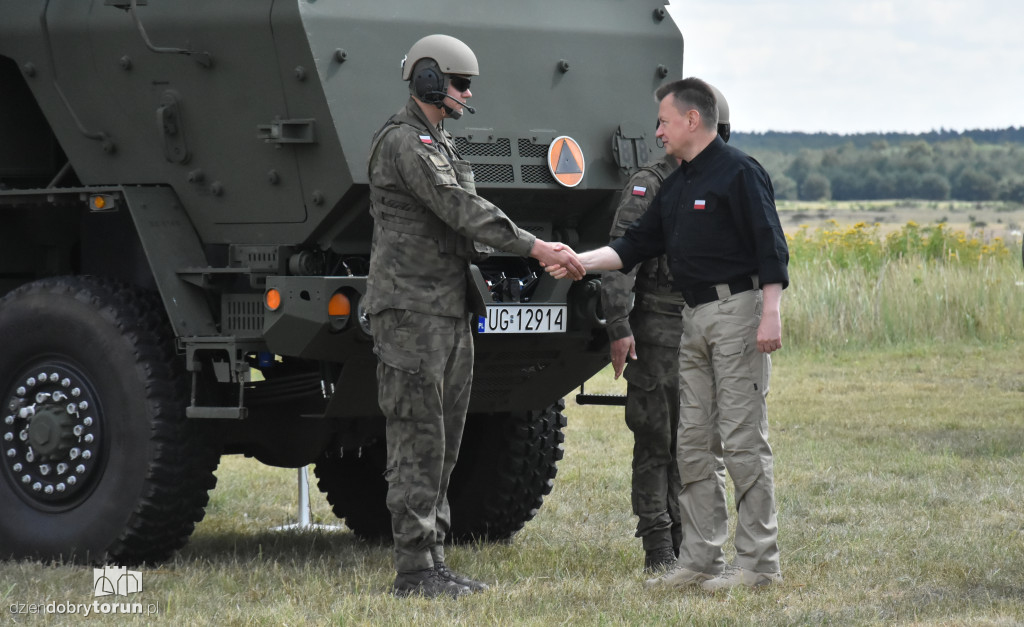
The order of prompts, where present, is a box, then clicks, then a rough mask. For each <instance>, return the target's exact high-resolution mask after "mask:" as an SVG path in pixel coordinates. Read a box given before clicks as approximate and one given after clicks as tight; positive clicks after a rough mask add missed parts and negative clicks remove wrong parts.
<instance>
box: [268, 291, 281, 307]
mask: <svg viewBox="0 0 1024 627" xmlns="http://www.w3.org/2000/svg"><path fill="white" fill-rule="evenodd" d="M264 301H265V302H266V305H267V309H269V310H270V311H277V309H278V308H279V307H280V306H281V292H279V291H277V290H275V289H273V288H271V289H269V290H267V293H266V296H265V298H264Z"/></svg>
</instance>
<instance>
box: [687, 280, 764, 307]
mask: <svg viewBox="0 0 1024 627" xmlns="http://www.w3.org/2000/svg"><path fill="white" fill-rule="evenodd" d="M727 287H728V288H729V294H728V295H730V296H731V295H733V294H740V293H742V292H748V291H750V290H752V289H754V279H752V278H751V277H744V278H742V279H739V280H738V281H733V282H732V283H729V284H728V286H727ZM718 298H719V297H718V287H717V286H714V285H712V286H711V287H705V288H703V289H699V290H683V300H685V301H686V304H687V305H689V306H690V307H697V306H698V305H704V304H706V303H712V302H714V301H716V300H718Z"/></svg>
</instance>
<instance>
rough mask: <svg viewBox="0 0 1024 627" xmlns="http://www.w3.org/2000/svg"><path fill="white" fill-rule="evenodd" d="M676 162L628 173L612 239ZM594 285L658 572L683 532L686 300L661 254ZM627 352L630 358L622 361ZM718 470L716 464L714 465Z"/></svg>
mask: <svg viewBox="0 0 1024 627" xmlns="http://www.w3.org/2000/svg"><path fill="white" fill-rule="evenodd" d="M712 89H714V88H712ZM715 95H716V96H717V97H718V134H719V135H720V136H721V137H722V139H723V140H725V141H729V131H730V126H729V104H728V103H727V102H726V100H725V96H723V95H722V94H721V92H719V91H718V90H717V89H715ZM678 165H679V159H678V158H676V157H674V156H672V155H669V154H666V155H665V156H664V158H663V159H661V160H659V161H657V162H655V163H653V164H648V165H647V166H645V167H643V168H640V169H639V170H637V171H636V172H635V173H634V174H633V175H632V176H631V177H630V178H629V181H628V182H627V183H626V187H625V188H624V189H623V190H622V197H621V199H620V201H619V207H618V209H616V211H615V218H614V220H613V221H612V230H611V238H612V240H614V239H616V238H618V237H621V236H622V234H623V233H625V232H626V229H627V228H629V225H630V224H632V223H633V222H634V221H635V220H636V219H637V218H639V217H640V216H642V215H643V214H644V212H646V211H647V207H648V206H649V205H650V203H651V200H653V199H654V197H655V196H656V195H657V193H658V190H659V189H660V188H661V182H662V181H664V180H665V177H667V176H668V175H669V174H671V173H672V171H673V170H675V169H676V167H678ZM601 288H602V291H601V298H602V305H603V307H604V312H605V315H606V317H607V319H608V337H609V339H610V340H611V342H612V349H611V353H612V364H613V367H614V369H615V378H616V379H618V378H619V375H621V374H622V373H623V368H625V376H626V382H627V387H626V412H625V413H626V426H627V427H629V430H630V431H632V432H633V483H632V493H631V501H632V503H633V513H634V514H636V516H637V518H638V520H637V526H636V537H638V538H641V541H642V543H643V547H644V571H646V572H658V571H662V570H665V569H667V568H670V567H671V566H673V565H675V562H676V556H677V554H678V551H679V544H680V542H681V540H682V537H681V532H680V524H679V491H680V489H681V485H680V482H679V469H678V468H677V467H676V454H675V450H676V428H677V427H678V425H679V357H678V352H679V337H680V335H681V333H682V311H683V307H684V306H685V304H686V303H685V301H684V300H683V297H682V295H681V294H680V293H679V292H676V291H673V289H672V273H671V272H670V271H669V267H668V258H667V257H666V256H665V255H662V256H661V257H659V258H657V259H650V260H648V261H645V262H644V263H643V264H641V265H640V266H638V268H635V269H634V270H632V271H631V272H629V273H628V274H622V273H619V272H611V273H608V274H606V275H605V276H604V277H603V280H602V284H601ZM634 288H635V294H634ZM631 310H632V311H631ZM627 357H628V358H629V359H631V360H633V361H631V363H630V364H629V366H628V367H626V359H627ZM719 456H720V455H719ZM724 471H725V469H724V466H721V467H720V468H719V472H720V473H724ZM723 481H724V477H723Z"/></svg>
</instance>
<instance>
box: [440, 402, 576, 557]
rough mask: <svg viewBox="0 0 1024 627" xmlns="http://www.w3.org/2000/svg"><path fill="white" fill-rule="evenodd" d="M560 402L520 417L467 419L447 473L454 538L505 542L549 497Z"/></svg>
mask: <svg viewBox="0 0 1024 627" xmlns="http://www.w3.org/2000/svg"><path fill="white" fill-rule="evenodd" d="M563 409H565V401H558V403H557V404H556V405H553V406H551V407H549V408H547V409H540V410H533V411H529V412H525V413H522V414H501V415H491V416H472V417H471V419H470V421H469V422H467V424H466V433H465V435H464V436H463V439H462V447H461V448H460V450H459V461H458V463H457V464H455V470H454V471H453V472H452V480H451V486H450V487H449V488H448V504H449V505H450V506H451V509H452V536H453V537H454V539H455V540H472V539H477V538H480V539H485V540H491V541H495V540H507V539H508V538H511V537H512V536H513V535H514V534H515V533H516V532H517V531H519V530H520V529H522V528H523V525H524V524H526V522H527V521H529V520H532V519H533V517H534V516H536V515H537V512H538V510H540V507H541V504H543V503H544V497H545V496H547V495H548V494H550V493H551V487H552V485H554V479H555V475H556V474H558V462H559V461H560V460H561V459H562V455H563V454H564V448H563V446H562V443H563V442H565V435H564V434H563V433H562V428H563V427H565V425H566V418H565V415H564V414H563V413H562V410H563Z"/></svg>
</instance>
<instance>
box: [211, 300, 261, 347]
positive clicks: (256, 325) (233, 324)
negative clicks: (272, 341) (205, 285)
mask: <svg viewBox="0 0 1024 627" xmlns="http://www.w3.org/2000/svg"><path fill="white" fill-rule="evenodd" d="M221 318H222V320H221V327H222V333H223V334H224V335H234V336H237V337H259V336H260V335H262V334H263V296H262V295H260V294H231V295H225V296H224V302H223V303H222V307H221Z"/></svg>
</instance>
